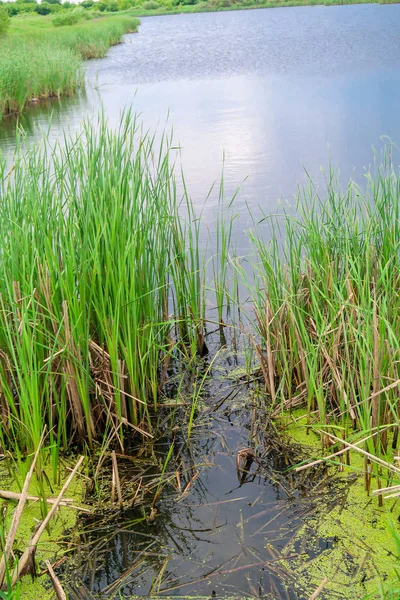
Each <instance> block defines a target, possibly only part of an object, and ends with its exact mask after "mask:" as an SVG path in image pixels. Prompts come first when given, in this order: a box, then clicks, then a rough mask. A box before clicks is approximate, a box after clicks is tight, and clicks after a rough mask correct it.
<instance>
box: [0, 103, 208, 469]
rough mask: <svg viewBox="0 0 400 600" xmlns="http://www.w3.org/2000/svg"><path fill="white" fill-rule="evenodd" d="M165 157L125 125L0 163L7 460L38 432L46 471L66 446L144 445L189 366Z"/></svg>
mask: <svg viewBox="0 0 400 600" xmlns="http://www.w3.org/2000/svg"><path fill="white" fill-rule="evenodd" d="M170 144H171V142H170V140H169V138H168V137H167V136H164V137H163V139H162V140H161V142H160V141H159V140H158V141H156V138H155V137H152V136H151V135H150V134H149V133H146V132H144V131H142V129H141V128H140V127H139V124H138V123H137V121H136V120H135V118H134V117H133V116H132V115H131V114H130V113H129V112H128V113H126V114H125V115H124V116H123V117H122V120H121V124H120V126H119V128H118V130H117V131H111V130H110V129H109V128H108V127H107V124H106V121H105V119H104V117H103V116H102V115H100V116H99V120H98V122H97V123H96V122H87V123H86V124H85V127H84V130H83V132H82V134H80V135H78V136H77V137H66V138H65V139H64V140H63V142H62V144H60V145H59V146H57V145H56V146H53V147H50V145H49V144H46V143H45V144H42V145H41V147H40V148H26V146H25V145H24V144H23V143H22V142H21V143H19V144H18V148H17V151H16V154H15V156H14V158H13V161H12V164H13V166H12V168H11V169H10V170H9V167H8V166H7V165H6V162H5V160H3V161H2V163H1V167H0V180H1V183H0V196H1V198H2V202H1V207H0V221H1V223H0V252H1V257H2V268H3V277H2V279H1V282H0V384H1V395H0V405H1V419H2V428H1V430H0V436H1V441H2V444H3V446H7V445H10V444H11V446H12V447H13V448H16V449H19V450H20V452H25V451H28V452H32V451H33V450H34V449H35V448H36V447H37V445H38V443H39V440H40V436H41V432H42V431H43V427H44V425H45V424H46V425H47V426H48V427H49V431H50V438H49V446H50V447H51V448H52V452H53V462H54V464H56V462H57V461H56V458H57V455H58V452H59V451H60V449H66V448H67V447H69V446H70V445H71V444H77V443H78V444H80V445H84V444H86V445H88V446H89V447H90V446H91V445H92V443H93V441H94V440H96V439H99V440H100V441H101V440H104V439H105V437H106V436H107V435H113V436H114V439H119V442H120V444H121V445H123V432H124V429H126V427H129V428H133V429H134V430H135V431H141V432H142V433H143V434H144V435H145V434H146V433H147V434H148V433H150V432H151V414H152V413H154V412H156V411H157V409H158V403H159V397H160V392H161V388H162V387H163V385H164V384H165V382H166V381H167V380H168V377H169V375H170V373H171V371H172V370H173V369H174V365H176V364H177V362H176V359H177V358H178V359H179V360H181V359H184V361H185V369H186V370H187V368H188V367H190V364H191V361H192V360H193V359H194V358H195V356H196V353H197V350H198V346H199V340H200V341H201V340H202V339H203V338H202V314H203V307H202V296H201V295H199V290H200V289H201V288H202V287H203V285H202V275H203V274H202V271H201V268H200V265H201V257H200V252H199V249H198V245H197V238H196V236H195V233H193V232H195V231H196V228H195V227H194V226H193V219H194V217H193V209H192V206H191V204H190V201H189V198H188V196H187V193H186V191H185V190H183V192H182V194H181V196H178V192H177V185H176V181H175V177H174V169H173V165H171V162H170V153H171V150H170ZM103 436H104V437H103Z"/></svg>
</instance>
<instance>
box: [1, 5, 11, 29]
mask: <svg viewBox="0 0 400 600" xmlns="http://www.w3.org/2000/svg"><path fill="white" fill-rule="evenodd" d="M9 27H10V16H9V14H8V11H7V9H6V8H4V6H1V7H0V35H5V34H6V33H7V31H8V28H9Z"/></svg>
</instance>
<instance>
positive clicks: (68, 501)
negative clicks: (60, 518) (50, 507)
mask: <svg viewBox="0 0 400 600" xmlns="http://www.w3.org/2000/svg"><path fill="white" fill-rule="evenodd" d="M21 497H22V493H21V494H19V493H18V492H9V491H7V490H0V498H3V500H20V498H21ZM26 500H27V501H28V502H39V501H40V500H42V498H39V496H26ZM43 500H45V502H46V503H47V504H54V503H55V502H57V498H43ZM73 501H74V500H73V498H64V500H61V502H59V506H68V508H73V509H74V510H79V511H80V512H85V513H88V514H91V512H92V511H91V510H89V509H87V508H84V507H82V506H75V505H74V504H72V503H73Z"/></svg>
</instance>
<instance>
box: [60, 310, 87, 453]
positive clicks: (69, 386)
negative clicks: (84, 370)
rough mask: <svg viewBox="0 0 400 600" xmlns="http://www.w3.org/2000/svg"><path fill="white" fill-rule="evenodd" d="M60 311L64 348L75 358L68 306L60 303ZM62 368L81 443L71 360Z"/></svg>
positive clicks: (81, 422) (79, 410) (82, 435)
mask: <svg viewBox="0 0 400 600" xmlns="http://www.w3.org/2000/svg"><path fill="white" fill-rule="evenodd" d="M62 311H63V319H64V329H65V346H66V348H67V349H68V350H69V352H70V353H71V354H72V355H73V356H75V352H74V344H73V340H72V336H71V329H70V326H69V318H68V305H67V302H66V301H65V300H64V302H63V303H62ZM63 362H64V368H65V371H66V374H67V394H68V398H69V401H70V403H71V412H72V416H73V420H74V424H75V426H76V428H77V431H78V435H79V438H80V441H81V442H83V440H84V439H85V428H84V420H83V412H82V403H81V400H80V396H79V390H78V386H77V383H76V374H75V369H74V366H73V364H72V362H71V360H69V359H67V358H65V359H64V361H63ZM91 430H92V433H94V428H93V424H91Z"/></svg>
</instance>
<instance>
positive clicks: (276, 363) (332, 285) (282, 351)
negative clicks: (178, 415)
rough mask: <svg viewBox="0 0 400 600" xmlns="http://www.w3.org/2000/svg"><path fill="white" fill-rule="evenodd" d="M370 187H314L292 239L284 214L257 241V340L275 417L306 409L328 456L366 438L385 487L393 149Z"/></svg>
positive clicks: (368, 466)
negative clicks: (324, 190)
mask: <svg viewBox="0 0 400 600" xmlns="http://www.w3.org/2000/svg"><path fill="white" fill-rule="evenodd" d="M365 184H366V187H365V189H360V188H359V187H357V186H356V185H355V184H353V183H351V184H350V185H349V186H348V188H347V189H346V190H345V191H344V192H341V191H340V188H339V186H338V184H337V183H336V182H335V180H334V178H330V179H329V181H328V189H327V195H326V196H320V195H319V193H318V192H317V191H316V190H315V188H314V187H313V186H312V184H310V187H309V188H308V189H307V190H304V191H303V193H302V194H300V195H299V202H298V213H297V215H296V216H292V215H286V216H284V217H282V218H283V227H282V232H283V242H282V243H281V242H280V234H279V231H278V227H280V226H282V221H280V222H279V221H278V220H277V219H274V218H273V217H272V218H271V222H272V223H273V228H274V233H273V236H272V241H271V242H270V243H269V244H266V243H264V242H263V241H262V240H261V236H259V235H258V234H252V240H253V242H254V244H255V247H256V249H257V253H258V256H259V264H258V266H257V271H256V273H257V281H258V285H257V291H256V293H255V294H253V300H254V303H255V311H256V321H257V326H256V329H257V334H258V336H259V339H261V340H262V341H261V343H260V344H258V342H255V345H256V352H257V355H258V358H259V363H260V367H261V370H262V372H263V375H264V380H265V389H266V391H267V393H268V395H269V397H270V398H271V402H272V405H273V407H274V409H275V414H277V415H278V414H279V412H280V411H281V410H293V409H294V408H296V407H300V406H305V407H306V410H307V426H308V428H313V429H314V430H316V431H317V432H319V436H320V442H321V449H324V448H325V449H328V452H329V453H331V452H335V449H336V450H341V449H342V450H344V449H346V448H347V449H348V450H350V447H348V446H347V444H348V443H352V444H359V448H360V450H359V452H360V453H363V460H364V472H365V487H366V489H367V491H369V490H370V487H371V476H372V471H373V472H374V473H375V474H376V476H377V485H378V487H379V483H380V481H381V480H382V481H383V479H381V478H383V477H385V478H388V480H389V481H390V480H391V478H393V474H395V476H396V477H398V475H396V474H398V473H400V470H399V469H398V467H397V466H395V464H393V457H392V458H390V457H391V456H392V448H393V449H396V448H397V447H398V427H399V412H398V411H399V408H398V401H399V391H400V370H399V364H400V363H399V356H400V341H399V340H400V313H399V309H398V307H399V302H400V297H399V281H400V254H399V248H400V220H399V190H400V180H399V175H398V174H397V173H396V172H395V170H394V168H393V165H392V160H391V150H389V151H388V152H387V155H386V156H384V157H383V160H382V161H379V162H377V167H376V173H375V175H367V176H366V181H365ZM389 438H390V446H391V447H389ZM348 456H349V453H348V452H347V453H346V457H347V458H348ZM379 460H381V463H380V464H379ZM382 461H383V462H382ZM385 465H387V466H388V468H389V474H390V473H391V475H389V474H388V473H386V471H385V468H384V467H385ZM387 485H390V483H388V484H387Z"/></svg>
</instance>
